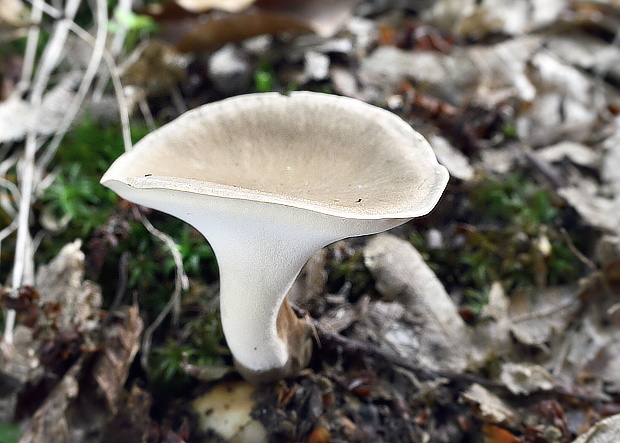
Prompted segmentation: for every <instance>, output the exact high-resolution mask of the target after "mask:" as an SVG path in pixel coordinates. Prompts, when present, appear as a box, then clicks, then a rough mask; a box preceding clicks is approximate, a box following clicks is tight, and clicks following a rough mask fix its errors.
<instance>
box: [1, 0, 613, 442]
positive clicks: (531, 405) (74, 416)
mask: <svg viewBox="0 0 620 443" xmlns="http://www.w3.org/2000/svg"><path fill="white" fill-rule="evenodd" d="M133 3H134V4H133V5H132V2H131V1H124V0H118V1H104V0H92V1H90V2H82V1H81V0H67V1H65V2H57V1H52V0H50V1H49V2H48V1H44V0H32V1H22V0H3V1H2V2H1V3H0V42H1V45H0V80H1V82H2V89H1V90H0V247H1V249H0V281H1V282H3V283H4V284H5V286H4V287H1V288H0V295H1V302H2V305H3V308H4V324H5V325H6V324H8V325H9V327H7V332H5V335H4V339H3V340H2V342H1V343H0V441H2V442H13V441H23V442H49V441H54V442H69V441H71V442H109V441H116V442H119V443H120V442H138V441H145V442H182V441H188V442H194V441H256V442H260V441H272V442H280V441H282V442H297V441H303V442H305V441H307V442H313V443H317V442H349V441H356V442H374V443H378V442H450V443H454V442H487V443H491V442H496V443H507V442H515V443H516V442H572V441H576V442H579V443H584V442H589V441H598V442H613V441H620V314H619V313H620V309H618V308H619V307H620V34H619V30H620V3H619V2H618V1H617V0H607V1H605V0H546V1H545V2H535V1H532V0H518V1H505V0H482V1H475V0H425V1H420V2H407V1H397V0H392V1H390V0H382V1H381V0H342V1H338V2H334V1H331V0H291V1H284V0H257V1H254V2H253V1H252V0H245V1H234V0H219V1H218V0H214V1H213V2H204V1H199V0H176V1H172V0H170V1H167V2H164V3H163V4H160V3H151V2H147V4H146V5H144V4H140V5H138V3H141V2H133ZM206 3H212V5H210V6H209V5H206ZM410 3H417V5H416V6H411V5H410ZM63 8H64V9H63ZM212 8H215V9H212ZM294 90H311V91H317V92H324V93H331V94H337V95H343V96H348V97H353V98H356V99H359V100H362V101H365V102H367V103H371V104H373V105H376V106H379V107H382V108H385V109H388V110H390V111H391V112H393V113H395V114H396V115H398V116H399V117H401V118H402V119H404V120H405V121H406V122H408V123H410V124H411V125H412V127H413V128H414V129H416V130H417V131H419V132H420V133H421V134H422V135H424V137H425V138H427V139H428V140H429V142H430V144H431V145H432V146H433V148H434V150H435V153H436V155H437V158H438V160H439V161H440V163H442V164H443V165H444V166H446V168H447V169H448V171H449V172H450V182H449V183H448V187H447V189H446V191H445V193H444V195H443V197H442V199H441V201H440V202H439V204H438V205H437V207H436V208H435V209H434V210H433V211H432V212H431V213H430V214H429V215H427V216H424V217H421V218H418V219H414V220H412V221H410V222H408V223H406V224H404V225H402V226H400V227H398V228H396V229H394V230H392V231H390V232H389V233H386V234H380V235H376V236H368V237H360V238H355V239H347V240H342V241H339V242H337V243H335V244H332V245H330V246H328V247H327V248H325V249H323V250H321V251H319V252H318V253H317V254H316V255H315V256H314V257H312V259H311V260H310V261H309V262H308V263H307V264H306V266H305V267H304V269H303V270H302V273H301V274H300V276H299V278H298V279H297V281H296V283H295V285H294V287H293V289H292V290H291V293H290V298H291V300H292V301H293V303H294V305H295V307H296V309H297V312H298V313H299V315H301V316H305V317H306V319H307V321H309V322H311V324H312V325H313V328H314V330H315V347H314V354H313V357H312V360H311V362H310V365H309V367H308V368H307V369H305V370H303V371H302V372H301V373H300V374H299V376H298V377H295V378H293V379H287V380H282V381H279V382H276V383H271V384H265V385H259V386H252V385H250V384H247V383H246V382H244V381H242V379H241V377H240V376H239V375H238V374H236V372H235V371H234V368H233V365H232V358H231V356H230V353H229V351H228V349H227V347H226V343H225V340H224V337H223V333H222V330H221V324H220V320H219V312H218V309H219V308H218V292H219V288H218V269H217V262H216V260H215V257H214V255H213V252H212V250H211V248H210V247H209V245H208V243H207V242H206V241H205V239H204V238H203V237H202V236H201V235H200V234H199V233H198V232H197V231H196V230H194V229H193V228H191V227H189V226H188V225H186V224H184V223H182V222H180V221H178V220H176V219H174V218H172V217H170V216H167V215H165V214H163V213H159V212H157V211H152V210H149V209H146V208H143V207H139V206H136V205H133V204H131V203H129V202H127V201H124V200H121V199H120V198H118V197H116V195H115V194H114V193H113V192H112V191H110V190H108V189H106V188H104V187H103V186H101V185H100V184H99V179H100V178H101V175H102V174H103V173H104V172H105V171H106V169H107V168H108V167H109V166H110V164H111V163H112V161H113V160H114V159H115V158H117V157H118V156H119V155H121V154H122V153H123V152H124V150H125V149H128V148H130V147H131V144H132V143H134V142H136V141H138V140H139V139H140V138H141V137H142V136H143V135H145V134H147V133H148V132H150V131H152V130H153V129H154V128H156V127H158V126H161V125H162V124H164V123H166V122H168V121H171V120H173V119H174V118H176V117H177V116H179V115H180V114H182V113H183V112H185V111H186V110H189V109H193V108H196V107H198V106H200V105H202V104H205V103H210V102H214V101H217V100H220V99H224V98H227V97H231V96H234V95H240V94H245V93H251V92H269V91H278V92H281V93H288V92H290V91H294ZM616 297H618V299H616ZM13 313H16V325H15V327H14V328H11V327H10V326H11V323H12V322H13V321H14V320H13V319H12V316H13ZM223 425H226V426H223Z"/></svg>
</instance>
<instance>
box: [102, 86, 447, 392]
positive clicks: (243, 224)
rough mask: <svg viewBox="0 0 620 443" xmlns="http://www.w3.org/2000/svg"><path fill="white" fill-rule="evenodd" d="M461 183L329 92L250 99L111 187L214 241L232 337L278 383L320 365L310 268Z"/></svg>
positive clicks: (131, 161) (209, 118)
mask: <svg viewBox="0 0 620 443" xmlns="http://www.w3.org/2000/svg"><path fill="white" fill-rule="evenodd" d="M447 181H448V172H447V170H446V169H445V168H444V167H443V166H441V165H439V164H438V163H437V160H436V158H435V155H434V153H433V150H432V148H431V147H430V145H429V144H428V143H427V142H426V140H424V138H423V137H422V136H421V135H420V134H418V133H417V132H415V131H414V130H413V129H412V128H411V126H409V125H408V124H407V123H405V122H404V121H403V120H401V119H400V118H398V117H397V116H395V115H394V114H392V113H391V112H389V111H386V110H384V109H381V108H378V107H375V106H372V105H369V104H367V103H364V102H361V101H358V100H355V99H351V98H346V97H338V96H333V95H327V94H320V93H313V92H293V93H291V94H290V95H287V96H285V95H280V94H278V93H266V94H249V95H242V96H237V97H232V98H228V99H225V100H222V101H220V102H216V103H210V104H207V105H203V106H201V107H199V108H197V109H194V110H192V111H189V112H186V113H185V114H183V115H181V116H180V117H179V118H177V119H176V120H174V121H172V122H170V123H168V124H166V125H164V126H162V127H161V128H159V129H158V130H156V131H154V132H152V133H151V134H149V135H147V136H146V137H144V138H143V139H142V140H141V141H140V142H138V143H137V144H136V146H135V147H134V148H133V149H132V150H130V151H128V152H126V153H124V154H123V155H122V156H121V157H119V158H118V159H117V160H116V161H115V162H114V164H113V165H112V166H111V167H110V169H109V170H108V171H107V172H106V173H105V175H104V176H103V178H102V179H101V183H102V184H104V185H105V186H107V187H109V188H110V189H112V190H114V191H115V192H116V193H117V194H119V195H120V196H121V197H123V198H124V199H127V200H129V201H132V202H134V203H137V204H140V205H144V206H148V207H151V208H154V209H157V210H160V211H163V212H166V213H168V214H171V215H174V216H176V217H178V218H180V219H182V220H184V221H186V222H187V223H189V224H191V225H193V226H194V227H195V228H196V229H198V230H199V231H200V232H201V233H202V234H203V235H204V236H205V237H206V238H207V239H208V241H209V242H210V244H211V246H212V248H213V251H214V253H215V256H216V259H217V261H218V265H219V269H220V310H221V318H222V327H223V329H224V335H225V337H226V341H227V344H228V347H229V348H230V350H231V352H232V354H233V356H234V359H235V364H236V367H237V369H238V371H239V372H240V373H241V374H242V375H243V376H244V377H245V378H246V379H247V380H249V381H252V382H266V381H272V380H276V379H279V378H283V377H288V376H292V375H294V374H296V373H297V372H298V371H299V370H300V369H302V368H304V367H305V366H306V365H307V363H308V361H309V359H310V356H311V350H312V341H311V339H310V328H309V325H308V324H307V322H306V321H304V320H303V319H300V318H298V317H297V316H296V315H295V313H294V312H293V310H292V309H291V307H290V305H289V302H288V299H287V297H286V295H287V292H288V290H289V289H290V287H291V285H292V284H293V282H294V280H295V278H296V276H297V275H298V273H299V271H300V270H301V268H302V266H303V265H304V263H305V262H306V261H307V260H308V258H309V257H310V256H311V255H312V254H313V253H314V252H316V251H317V250H318V249H320V248H322V247H324V246H326V245H328V244H330V243H332V242H334V241H337V240H340V239H343V238H346V237H353V236H360V235H367V234H373V233H377V232H381V231H384V230H387V229H390V228H393V227H396V226H398V225H400V224H402V223H405V222H406V221H408V220H410V219H412V218H414V217H418V216H422V215H425V214H427V213H428V212H430V211H431V209H432V208H433V207H434V206H435V205H436V203H437V201H438V200H439V198H440V197H441V194H442V193H443V190H444V188H445V186H446V184H447Z"/></svg>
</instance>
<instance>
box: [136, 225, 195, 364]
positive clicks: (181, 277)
mask: <svg viewBox="0 0 620 443" xmlns="http://www.w3.org/2000/svg"><path fill="white" fill-rule="evenodd" d="M141 221H142V224H143V225H144V227H145V228H146V229H147V230H148V231H149V232H150V233H151V234H152V235H154V236H155V237H157V238H158V239H160V240H161V241H162V242H163V243H164V244H165V245H166V246H167V247H168V250H169V251H170V253H171V254H172V258H173V260H174V264H175V268H176V273H175V280H174V292H173V293H172V296H171V297H170V300H169V301H168V303H167V304H166V306H165V307H164V309H163V310H162V311H161V312H160V313H159V315H158V316H157V318H156V319H155V321H154V322H153V323H152V324H151V325H150V326H149V327H148V328H146V329H145V330H144V335H143V338H142V359H141V364H142V367H143V368H146V367H147V366H148V357H149V354H150V350H151V342H152V338H153V332H155V330H156V329H157V328H158V327H159V325H161V323H162V322H163V321H164V319H165V318H166V317H167V316H168V314H169V313H170V312H171V311H172V322H173V324H175V325H176V324H178V322H179V315H180V312H181V291H182V290H187V289H188V288H189V281H188V279H187V275H185V271H184V270H183V257H181V253H180V252H179V249H178V248H177V245H176V243H174V240H173V239H172V238H171V237H170V236H169V235H167V234H165V233H163V232H161V231H160V230H159V229H157V228H156V227H155V226H153V225H152V224H151V222H150V221H149V220H148V219H147V218H146V217H145V216H141Z"/></svg>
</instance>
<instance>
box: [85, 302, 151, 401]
mask: <svg viewBox="0 0 620 443" xmlns="http://www.w3.org/2000/svg"><path fill="white" fill-rule="evenodd" d="M113 315H115V314H113ZM116 315H118V314H116ZM143 326H144V325H143V322H142V319H141V318H140V312H139V309H138V306H137V305H133V306H130V307H129V308H127V309H126V310H125V311H124V312H123V313H122V315H118V317H116V318H112V319H111V321H110V322H109V323H108V324H107V325H106V326H105V338H104V343H103V349H102V350H101V353H100V354H99V355H98V357H97V360H96V361H95V364H94V366H93V369H92V375H93V378H94V379H95V380H96V381H97V384H98V387H99V388H100V389H101V391H102V392H103V394H104V395H105V398H106V400H107V406H108V409H109V410H110V411H112V412H116V409H117V408H118V398H119V395H120V393H121V392H122V390H123V386H124V384H125V381H126V380H127V374H128V373H129V368H130V367H131V364H132V363H133V360H134V357H135V356H136V353H137V352H138V349H139V347H140V334H141V333H142V329H143Z"/></svg>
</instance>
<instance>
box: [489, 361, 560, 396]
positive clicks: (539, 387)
mask: <svg viewBox="0 0 620 443" xmlns="http://www.w3.org/2000/svg"><path fill="white" fill-rule="evenodd" d="M499 378H500V381H501V382H502V383H503V384H504V385H505V386H506V387H507V388H508V389H509V390H510V392H512V393H513V394H517V395H522V394H525V395H529V394H531V393H533V392H539V391H547V390H550V389H552V388H553V387H554V386H555V383H554V380H553V377H552V376H551V374H549V372H548V371H547V370H546V369H545V368H543V367H542V366H538V365H534V364H530V363H504V365H503V366H502V373H501V375H500V377H499Z"/></svg>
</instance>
